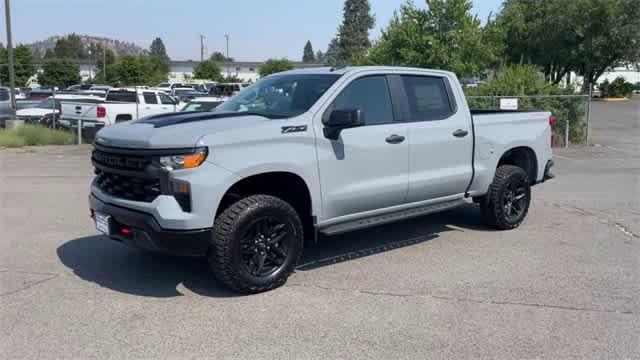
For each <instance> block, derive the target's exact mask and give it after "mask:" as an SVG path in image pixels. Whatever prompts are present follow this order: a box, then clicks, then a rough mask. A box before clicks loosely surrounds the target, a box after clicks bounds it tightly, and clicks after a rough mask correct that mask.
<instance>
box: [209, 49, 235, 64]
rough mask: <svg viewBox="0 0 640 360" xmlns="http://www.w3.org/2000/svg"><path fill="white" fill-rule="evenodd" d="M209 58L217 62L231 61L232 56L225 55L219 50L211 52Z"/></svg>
mask: <svg viewBox="0 0 640 360" xmlns="http://www.w3.org/2000/svg"><path fill="white" fill-rule="evenodd" d="M209 60H213V61H215V62H217V63H225V62H233V58H232V57H226V56H225V55H224V54H223V53H221V52H220V51H216V52H214V53H213V54H211V56H210V57H209Z"/></svg>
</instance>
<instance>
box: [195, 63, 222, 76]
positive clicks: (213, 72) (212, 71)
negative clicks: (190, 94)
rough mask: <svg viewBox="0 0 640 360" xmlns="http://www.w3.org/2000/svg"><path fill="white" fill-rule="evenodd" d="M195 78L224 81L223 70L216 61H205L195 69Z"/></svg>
mask: <svg viewBox="0 0 640 360" xmlns="http://www.w3.org/2000/svg"><path fill="white" fill-rule="evenodd" d="M193 76H194V77H195V78H196V79H211V80H213V81H221V80H222V68H221V67H220V64H218V62H216V61H215V60H211V59H209V60H205V61H202V62H200V63H198V65H196V67H195V68H194V69H193Z"/></svg>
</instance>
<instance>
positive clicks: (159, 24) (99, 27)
mask: <svg viewBox="0 0 640 360" xmlns="http://www.w3.org/2000/svg"><path fill="white" fill-rule="evenodd" d="M403 1H404V0H371V6H372V12H373V13H374V14H375V15H376V28H375V30H374V31H372V33H371V37H372V38H376V37H377V36H378V35H379V34H380V29H381V28H382V27H384V26H386V25H387V24H388V22H389V20H390V19H391V17H392V16H393V12H394V10H396V9H398V8H399V7H400V4H402V3H403ZM414 2H415V3H416V4H418V5H419V6H424V2H423V1H422V0H414ZM501 3H502V0H474V12H475V13H476V14H477V15H478V16H479V17H480V18H481V19H483V20H484V19H486V17H487V15H488V14H489V13H490V12H494V13H495V12H496V11H498V10H499V8H500V6H501ZM0 5H3V4H0ZM342 5H343V0H306V1H303V0H271V1H263V0H233V1H221V0H217V1H216V0H12V1H11V8H12V23H13V38H14V42H15V43H29V42H32V41H35V40H41V39H44V38H46V37H48V36H51V35H59V34H68V33H72V32H75V33H78V34H88V35H98V36H106V37H110V38H115V39H120V40H126V41H130V42H134V43H136V44H138V45H140V46H142V47H145V48H146V47H148V46H149V44H150V43H151V41H152V40H153V38H154V37H156V36H160V37H161V38H162V39H163V41H164V43H165V45H166V47H167V51H168V53H169V56H171V57H172V58H173V59H179V60H187V59H199V57H200V55H199V54H200V45H199V34H204V35H205V36H207V37H208V48H209V52H213V51H215V50H223V49H224V47H225V39H224V34H225V33H229V34H230V53H231V56H232V57H234V58H236V60H244V61H251V60H256V61H259V60H265V59H267V58H272V57H278V58H280V57H287V58H289V59H291V60H299V58H300V57H301V56H302V48H303V46H304V44H305V43H306V41H307V40H311V42H312V44H313V46H314V49H315V50H318V49H321V50H323V51H324V50H325V49H326V47H327V44H328V42H329V41H330V40H331V38H332V37H333V36H334V35H335V33H336V29H337V28H338V25H339V24H340V21H341V19H342ZM0 36H1V39H2V40H1V41H2V42H3V43H5V42H6V32H5V24H4V6H2V24H1V29H0Z"/></svg>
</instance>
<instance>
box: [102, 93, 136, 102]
mask: <svg viewBox="0 0 640 360" xmlns="http://www.w3.org/2000/svg"><path fill="white" fill-rule="evenodd" d="M106 101H117V102H127V103H136V102H138V101H137V94H136V93H135V92H133V91H109V92H108V93H107V97H106Z"/></svg>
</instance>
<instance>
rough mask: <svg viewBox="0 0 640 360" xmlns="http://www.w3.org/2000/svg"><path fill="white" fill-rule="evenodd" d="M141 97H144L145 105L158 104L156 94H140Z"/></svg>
mask: <svg viewBox="0 0 640 360" xmlns="http://www.w3.org/2000/svg"><path fill="white" fill-rule="evenodd" d="M142 96H143V97H144V102H145V103H146V104H157V103H158V98H156V94H155V93H152V92H145V93H142Z"/></svg>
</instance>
